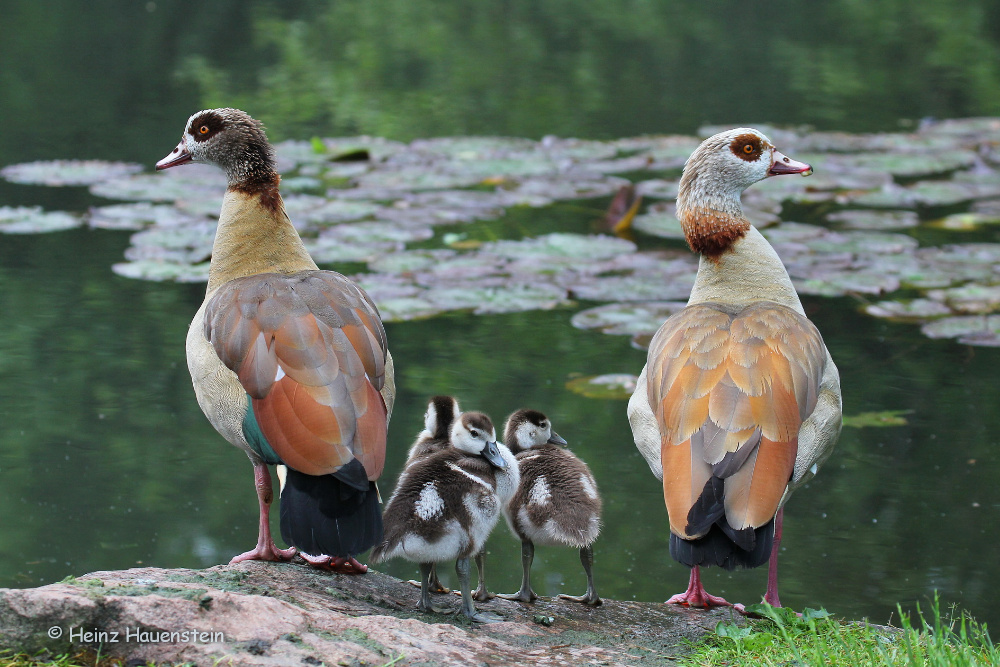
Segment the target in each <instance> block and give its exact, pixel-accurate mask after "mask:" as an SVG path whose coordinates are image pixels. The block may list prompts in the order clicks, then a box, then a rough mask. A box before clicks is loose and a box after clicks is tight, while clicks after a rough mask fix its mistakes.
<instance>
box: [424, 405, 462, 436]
mask: <svg viewBox="0 0 1000 667" xmlns="http://www.w3.org/2000/svg"><path fill="white" fill-rule="evenodd" d="M460 414H461V410H459V408H458V401H457V400H456V399H455V398H454V397H452V396H435V397H433V398H431V400H430V401H429V402H428V403H427V412H425V413H424V431H426V432H427V434H428V435H429V436H430V437H432V438H435V439H437V440H447V439H448V434H449V430H450V428H451V425H452V424H453V423H454V422H455V420H456V419H458V416H459V415H460Z"/></svg>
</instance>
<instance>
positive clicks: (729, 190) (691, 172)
mask: <svg viewBox="0 0 1000 667" xmlns="http://www.w3.org/2000/svg"><path fill="white" fill-rule="evenodd" d="M811 173H812V167H810V166H809V165H808V164H806V163H804V162H799V161H798V160H793V159H791V158H789V157H786V156H785V155H783V154H782V153H780V152H779V151H778V149H776V148H775V147H774V144H772V143H771V141H770V140H769V139H768V138H767V137H766V136H764V134H763V133H762V132H759V131H758V130H755V129H753V128H749V127H739V128H736V129H735V130H728V131H726V132H720V133H718V134H716V135H713V136H711V137H709V138H708V139H705V141H703V142H702V143H701V145H700V146H698V148H696V149H695V151H694V153H692V154H691V157H689V158H688V160H687V162H686V163H685V164H684V173H683V175H682V176H681V182H680V186H679V189H678V195H677V218H678V219H679V220H680V222H681V226H682V227H683V228H684V236H685V237H686V238H687V241H688V244H689V245H690V246H691V249H692V250H694V251H695V252H699V253H701V254H703V255H706V256H708V257H710V258H715V257H718V256H719V255H721V254H722V253H723V252H725V251H726V250H727V249H729V247H730V246H731V245H732V244H733V243H734V242H735V241H736V240H738V239H739V238H741V237H742V236H743V235H744V234H746V232H747V231H748V230H749V229H750V222H749V221H748V220H747V219H746V217H745V216H744V215H743V207H742V206H741V205H740V195H741V194H742V193H743V191H744V190H746V189H747V188H748V187H750V186H751V185H753V184H754V183H757V182H758V181H762V180H764V179H765V178H768V177H770V176H779V175H782V174H802V175H803V176H808V175H809V174H811Z"/></svg>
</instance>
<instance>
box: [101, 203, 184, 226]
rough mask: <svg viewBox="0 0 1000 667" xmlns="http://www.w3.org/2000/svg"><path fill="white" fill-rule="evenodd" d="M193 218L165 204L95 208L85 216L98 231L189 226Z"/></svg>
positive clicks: (136, 204)
mask: <svg viewBox="0 0 1000 667" xmlns="http://www.w3.org/2000/svg"><path fill="white" fill-rule="evenodd" d="M194 221H195V218H194V217H193V216H190V215H186V214H183V213H181V212H180V211H178V210H177V209H176V208H174V207H173V206H168V205H166V204H150V203H148V202H137V203H134V204H112V205H110V206H95V207H93V208H91V209H90V212H89V213H88V215H87V224H89V225H90V226H91V227H96V228H100V229H145V228H146V227H150V226H152V225H162V226H165V227H166V226H171V225H178V224H181V225H183V224H190V223H192V222H194Z"/></svg>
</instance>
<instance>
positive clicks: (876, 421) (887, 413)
mask: <svg viewBox="0 0 1000 667" xmlns="http://www.w3.org/2000/svg"><path fill="white" fill-rule="evenodd" d="M912 412H913V410H883V411H881V412H862V413H860V414H856V415H847V416H845V417H844V426H847V427H850V428H868V427H878V428H885V427H889V426H906V425H907V424H909V422H908V421H907V420H906V417H904V416H903V415H908V414H910V413H912Z"/></svg>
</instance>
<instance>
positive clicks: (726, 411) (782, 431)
mask: <svg viewBox="0 0 1000 667" xmlns="http://www.w3.org/2000/svg"><path fill="white" fill-rule="evenodd" d="M810 173H812V168H811V167H810V166H809V165H807V164H804V163H802V162H798V161H795V160H792V159H790V158H787V157H785V156H784V155H782V154H781V153H779V152H778V151H777V150H776V149H775V147H774V146H773V145H772V144H771V142H770V141H769V140H768V139H767V137H766V136H764V135H763V134H761V133H760V132H758V131H757V130H753V129H749V128H739V129H735V130H730V131H728V132H721V133H719V134H716V135H714V136H712V137H709V138H708V139H706V140H705V141H704V142H703V143H702V144H701V145H700V146H699V147H698V148H697V149H696V150H695V151H694V153H693V154H692V155H691V157H690V158H689V159H688V161H687V163H686V164H685V165H684V173H683V175H682V177H681V181H680V188H679V194H678V197H677V217H678V218H679V219H680V221H681V225H682V226H683V228H684V233H685V236H686V238H687V241H688V244H689V245H690V246H691V249H692V250H694V251H695V252H698V253H700V254H701V259H700V263H699V266H698V275H697V278H696V280H695V285H694V287H693V289H692V291H691V298H690V300H689V301H688V305H687V307H686V308H684V310H682V311H680V312H678V313H675V314H674V315H672V316H671V317H669V318H668V319H667V320H666V322H664V323H663V325H662V326H661V327H660V329H659V330H658V331H657V332H656V335H655V336H654V337H653V339H652V341H651V343H650V346H649V353H648V356H647V362H646V366H645V368H643V370H642V374H641V375H640V376H639V381H638V384H637V386H636V391H635V393H634V394H633V396H632V398H631V399H630V400H629V405H628V416H629V422H630V423H631V426H632V432H633V436H634V438H635V443H636V446H637V447H638V448H639V451H640V452H642V454H643V456H644V457H645V459H646V461H647V463H648V464H649V467H650V468H651V469H652V471H653V474H654V475H656V476H657V477H659V478H660V479H661V480H662V481H663V496H664V500H665V502H666V506H667V513H668V515H669V519H670V555H671V556H673V557H674V559H676V560H678V561H680V562H681V563H683V564H685V565H688V566H690V567H691V577H690V581H689V585H688V589H687V591H686V592H684V593H681V594H679V595H675V596H673V597H672V598H670V600H668V602H669V603H677V604H685V605H690V606H704V607H707V606H713V605H729V604H730V603H729V602H727V601H726V600H724V599H723V598H720V597H716V596H712V595H709V594H708V593H707V592H706V591H705V588H704V586H703V585H702V583H701V576H700V571H699V567H700V566H709V565H714V566H719V567H723V568H726V569H728V570H732V569H734V568H737V567H746V568H750V567H757V566H759V565H762V564H763V563H765V562H767V561H768V560H770V566H769V569H768V581H767V593H766V595H765V597H764V599H765V601H766V602H768V603H770V604H771V605H774V606H779V605H780V601H779V598H778V573H777V564H778V548H779V544H780V542H781V524H782V516H783V510H782V507H783V505H784V503H785V501H786V500H787V499H788V497H789V495H790V494H791V493H792V492H793V491H794V490H795V489H796V488H797V487H799V486H800V485H802V484H803V483H804V482H805V481H807V480H808V479H810V478H811V477H812V476H813V475H814V474H815V473H816V470H817V467H818V466H819V465H820V464H821V463H823V461H825V460H826V458H827V457H828V456H829V455H830V453H831V450H832V448H833V446H834V443H835V442H836V440H837V437H838V435H839V434H840V427H841V421H842V420H841V396H840V376H839V374H838V372H837V367H836V366H835V365H834V363H833V360H832V359H831V358H830V353H829V352H828V351H827V349H826V346H825V345H824V343H823V338H822V336H821V335H820V333H819V331H818V330H817V329H816V327H815V326H814V325H813V323H812V322H810V321H809V320H808V319H807V318H806V316H805V312H804V311H803V309H802V304H801V303H800V302H799V297H798V295H797V294H796V293H795V288H794V287H793V286H792V282H791V280H790V279H789V277H788V273H787V272H786V271H785V268H784V266H783V265H782V263H781V260H780V259H779V258H778V255H777V253H775V251H774V249H773V248H772V247H771V245H770V244H769V243H768V242H767V241H766V240H765V239H764V237H763V236H762V235H761V234H760V233H759V232H758V231H757V230H756V229H755V228H754V227H753V226H752V225H751V224H750V222H749V221H748V220H747V219H746V217H745V216H744V215H743V209H742V207H741V205H740V194H741V193H742V192H743V190H745V189H746V188H747V187H749V186H750V185H752V184H754V183H756V182H758V181H760V180H763V179H765V178H767V177H769V176H776V175H780V174H803V175H808V174H810Z"/></svg>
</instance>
